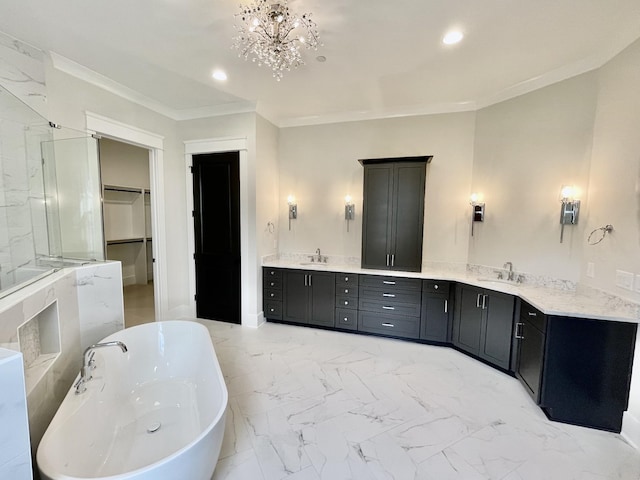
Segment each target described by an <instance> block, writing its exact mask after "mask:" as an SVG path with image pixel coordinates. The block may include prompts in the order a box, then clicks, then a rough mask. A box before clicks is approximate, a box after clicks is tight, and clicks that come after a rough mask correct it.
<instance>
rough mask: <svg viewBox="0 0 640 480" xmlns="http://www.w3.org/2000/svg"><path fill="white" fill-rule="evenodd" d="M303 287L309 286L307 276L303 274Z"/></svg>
mask: <svg viewBox="0 0 640 480" xmlns="http://www.w3.org/2000/svg"><path fill="white" fill-rule="evenodd" d="M304 286H305V287H308V286H309V275H307V274H306V273H305V274H304Z"/></svg>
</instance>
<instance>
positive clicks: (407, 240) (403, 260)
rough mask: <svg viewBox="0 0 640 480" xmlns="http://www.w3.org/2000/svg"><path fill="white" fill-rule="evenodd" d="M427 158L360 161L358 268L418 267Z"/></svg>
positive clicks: (414, 268)
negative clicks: (360, 227)
mask: <svg viewBox="0 0 640 480" xmlns="http://www.w3.org/2000/svg"><path fill="white" fill-rule="evenodd" d="M431 158H432V157H407V158H399V159H371V160H360V162H361V163H362V164H363V166H364V201H363V213H362V268H376V269H385V270H402V271H410V272H419V271H420V270H421V267H422V238H423V223H424V194H425V175H426V168H425V167H426V164H427V163H428V162H429V161H430V160H431Z"/></svg>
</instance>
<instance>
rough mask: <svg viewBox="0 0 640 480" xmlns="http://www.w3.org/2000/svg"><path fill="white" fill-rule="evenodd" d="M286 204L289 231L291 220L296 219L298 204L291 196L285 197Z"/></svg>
mask: <svg viewBox="0 0 640 480" xmlns="http://www.w3.org/2000/svg"><path fill="white" fill-rule="evenodd" d="M287 204H288V205H289V230H291V220H295V219H296V218H298V204H297V203H296V199H295V197H294V196H293V195H289V196H288V197H287Z"/></svg>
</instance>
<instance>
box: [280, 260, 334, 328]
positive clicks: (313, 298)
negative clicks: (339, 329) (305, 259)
mask: <svg viewBox="0 0 640 480" xmlns="http://www.w3.org/2000/svg"><path fill="white" fill-rule="evenodd" d="M335 296H336V280H335V273H333V272H317V271H309V270H284V271H283V300H282V320H283V321H285V322H292V323H307V324H310V325H318V326H323V327H333V326H334V317H335Z"/></svg>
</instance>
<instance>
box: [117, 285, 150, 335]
mask: <svg viewBox="0 0 640 480" xmlns="http://www.w3.org/2000/svg"><path fill="white" fill-rule="evenodd" d="M123 296H124V325H125V327H134V326H136V325H142V324H143V323H149V322H154V321H155V318H156V316H155V306H154V301H153V282H149V283H147V284H146V285H127V286H126V287H124V290H123Z"/></svg>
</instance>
